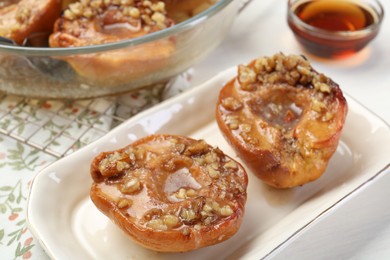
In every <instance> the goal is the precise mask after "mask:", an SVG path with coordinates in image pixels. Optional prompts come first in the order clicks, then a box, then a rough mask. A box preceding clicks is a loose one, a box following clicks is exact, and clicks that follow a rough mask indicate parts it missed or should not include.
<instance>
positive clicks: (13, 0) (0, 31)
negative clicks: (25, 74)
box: [0, 0, 61, 45]
mask: <svg viewBox="0 0 390 260" xmlns="http://www.w3.org/2000/svg"><path fill="white" fill-rule="evenodd" d="M60 12H61V1H60V0H4V1H1V2H0V36H3V37H7V38H9V39H12V40H14V41H15V42H16V43H17V44H20V45H21V44H23V42H24V41H25V40H26V39H27V38H28V37H29V36H30V35H32V34H34V33H50V32H51V31H52V30H53V24H54V22H55V20H56V19H57V18H58V17H59V16H60Z"/></svg>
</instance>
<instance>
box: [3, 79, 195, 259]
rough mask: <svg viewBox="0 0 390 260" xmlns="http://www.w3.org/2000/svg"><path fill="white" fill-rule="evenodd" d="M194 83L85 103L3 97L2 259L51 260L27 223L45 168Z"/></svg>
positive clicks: (178, 81)
mask: <svg viewBox="0 0 390 260" xmlns="http://www.w3.org/2000/svg"><path fill="white" fill-rule="evenodd" d="M189 78H190V73H185V74H183V75H180V76H179V77H177V78H175V79H174V80H172V81H171V82H170V83H168V85H166V86H158V87H155V88H153V89H143V90H140V91H137V92H133V93H129V94H126V95H121V96H120V97H108V98H98V99H91V100H82V101H65V100H62V101H58V100H35V99H28V98H22V97H16V96H12V95H6V94H3V93H1V92H0V256H1V259H32V258H34V259H47V258H48V257H47V255H46V254H45V253H44V251H43V250H42V248H41V247H40V245H39V243H38V241H37V240H36V239H35V238H34V237H33V236H32V234H31V233H30V232H29V230H28V227H27V223H26V207H27V200H28V194H29V189H30V186H31V182H32V180H33V178H34V176H35V175H36V174H37V173H38V172H39V171H40V170H41V169H42V168H44V167H46V166H47V165H49V164H51V163H53V162H55V161H56V160H58V159H59V158H61V157H63V156H66V155H68V154H70V153H72V152H74V151H76V150H77V149H79V148H80V147H82V146H84V145H87V144H88V143H90V142H92V141H94V140H96V139H98V138H99V137H101V136H103V135H104V134H105V133H107V132H108V131H109V130H111V129H112V128H113V127H115V126H117V125H119V124H120V123H122V122H123V121H124V120H125V119H127V118H129V117H131V116H133V115H135V114H137V113H139V112H140V111H142V110H145V109H147V108H149V107H151V106H153V105H155V104H157V103H159V102H161V101H162V100H165V99H167V98H170V97H172V96H174V95H176V94H178V93H180V92H182V91H184V90H185V89H187V88H189V86H190V84H189Z"/></svg>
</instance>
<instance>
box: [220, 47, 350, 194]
mask: <svg viewBox="0 0 390 260" xmlns="http://www.w3.org/2000/svg"><path fill="white" fill-rule="evenodd" d="M347 110H348V108H347V102H346V100H345V98H344V96H343V93H342V91H341V90H340V88H339V86H338V85H337V84H336V83H335V82H334V81H332V80H331V79H330V78H329V77H327V76H325V75H324V74H321V73H318V72H317V71H315V70H314V69H313V68H312V67H311V65H310V63H309V62H308V61H307V60H306V59H305V58H304V57H302V56H297V55H289V56H286V55H284V54H282V53H278V54H275V55H274V56H272V57H260V58H258V59H256V60H253V61H252V62H251V63H249V64H248V65H247V66H244V65H240V66H239V67H238V75H237V77H235V78H234V79H232V80H231V81H230V82H228V83H227V84H226V85H225V86H224V87H223V89H222V90H221V91H220V95H219V99H218V104H217V108H216V119H217V123H218V126H219V128H220V130H221V132H222V133H223V135H224V136H225V138H226V139H227V141H228V142H229V143H230V144H231V146H232V147H233V148H234V149H235V150H236V152H237V153H238V155H239V157H241V159H242V160H243V161H244V162H245V164H246V165H247V166H248V167H249V168H250V169H251V171H252V172H253V173H254V174H255V175H256V176H257V177H259V178H260V179H261V180H262V181H264V182H265V183H266V184H268V185H270V186H273V187H275V188H291V187H295V186H299V185H303V184H305V183H308V182H311V181H314V180H316V179H318V178H319V177H320V176H321V175H322V174H323V172H324V171H325V170H326V167H327V165H328V162H329V160H330V158H331V156H332V155H333V154H334V152H335V151H336V148H337V146H338V142H339V138H340V135H341V132H342V129H343V126H344V122H345V119H346V115H347Z"/></svg>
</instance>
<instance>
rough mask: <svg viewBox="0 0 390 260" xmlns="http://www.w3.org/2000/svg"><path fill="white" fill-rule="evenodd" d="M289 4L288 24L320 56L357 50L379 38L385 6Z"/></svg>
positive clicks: (346, 0)
mask: <svg viewBox="0 0 390 260" xmlns="http://www.w3.org/2000/svg"><path fill="white" fill-rule="evenodd" d="M373 2H375V1H373ZM289 5H290V10H289V15H288V24H289V26H290V28H291V29H292V31H293V32H294V34H295V37H296V38H297V40H298V42H300V44H301V45H302V46H303V47H304V48H305V49H306V50H308V51H309V52H310V53H312V54H315V55H317V56H320V57H336V58H337V57H344V56H348V55H350V54H354V53H357V52H358V51H360V50H361V49H362V48H364V47H365V46H366V45H367V44H368V43H369V42H370V41H371V40H372V39H373V38H375V36H376V35H377V33H378V31H379V26H378V25H379V24H380V22H381V19H382V16H383V10H381V7H379V8H378V7H374V6H373V5H371V3H364V1H350V0H326V1H325V0H316V1H305V0H303V1H299V0H298V1H290V2H289Z"/></svg>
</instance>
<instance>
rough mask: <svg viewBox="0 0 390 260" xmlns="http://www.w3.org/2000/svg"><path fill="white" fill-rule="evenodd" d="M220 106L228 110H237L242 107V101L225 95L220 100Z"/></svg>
mask: <svg viewBox="0 0 390 260" xmlns="http://www.w3.org/2000/svg"><path fill="white" fill-rule="evenodd" d="M222 106H223V107H224V108H226V109H227V110H230V111H237V110H239V109H241V108H242V103H241V102H240V101H239V100H237V99H235V98H234V97H227V98H225V99H224V100H222Z"/></svg>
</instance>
